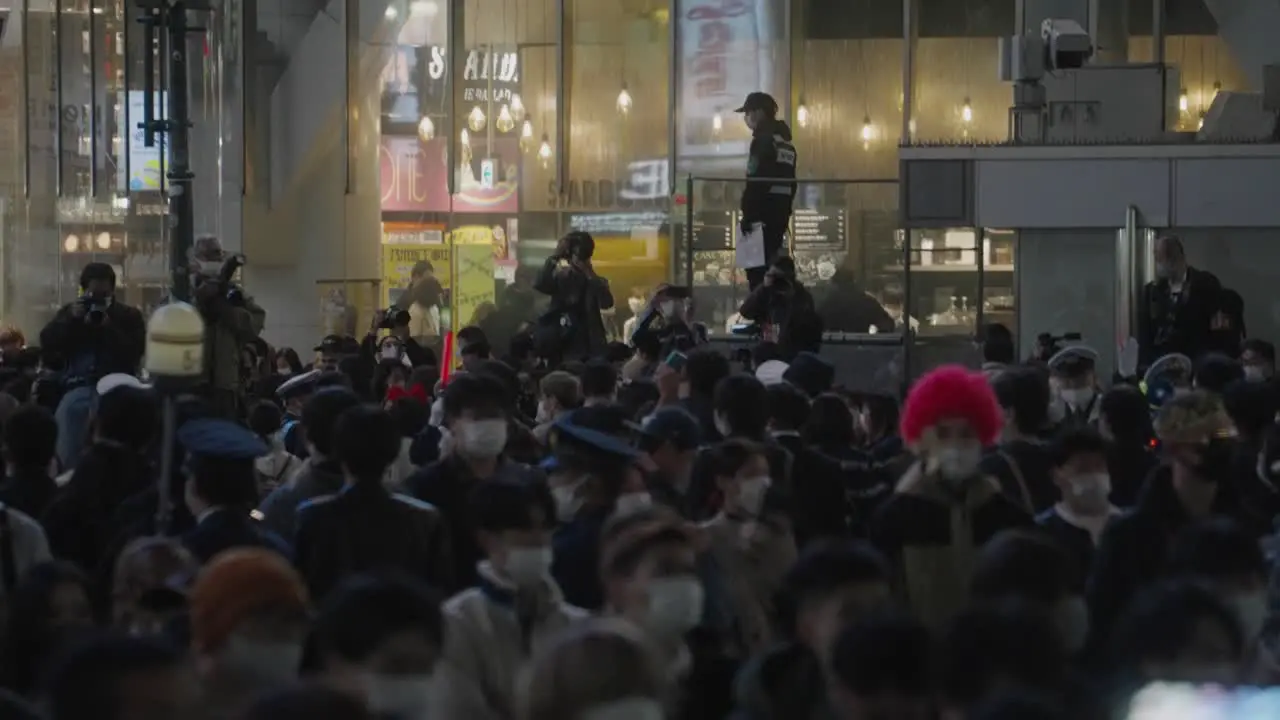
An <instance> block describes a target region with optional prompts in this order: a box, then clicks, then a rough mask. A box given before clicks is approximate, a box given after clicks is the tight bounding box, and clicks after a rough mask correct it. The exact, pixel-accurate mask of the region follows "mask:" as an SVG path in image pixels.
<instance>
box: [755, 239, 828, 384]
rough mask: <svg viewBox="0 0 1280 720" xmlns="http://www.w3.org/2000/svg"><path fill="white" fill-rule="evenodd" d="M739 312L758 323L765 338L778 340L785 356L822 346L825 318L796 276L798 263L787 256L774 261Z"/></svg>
mask: <svg viewBox="0 0 1280 720" xmlns="http://www.w3.org/2000/svg"><path fill="white" fill-rule="evenodd" d="M738 314H739V315H741V316H742V317H743V319H745V320H749V321H751V322H753V323H755V325H756V328H757V329H758V330H759V332H760V334H761V335H763V339H764V340H766V341H772V342H776V343H778V348H779V350H780V351H781V354H782V359H783V360H785V361H787V362H790V361H791V359H792V358H794V357H795V356H796V355H797V354H798V353H801V352H806V351H807V352H812V353H816V352H818V350H819V348H820V347H821V346H822V318H821V317H820V316H819V315H818V311H817V309H816V307H815V305H814V302H813V296H812V295H810V294H809V291H808V289H806V288H805V286H804V284H803V283H801V282H800V280H799V279H798V278H797V277H796V263H795V261H794V260H792V259H791V258H790V257H788V256H786V255H783V256H782V257H779V258H778V259H776V260H774V261H773V264H772V265H771V266H770V267H769V270H768V271H767V272H766V273H765V275H764V282H762V283H761V284H760V287H758V288H756V289H755V290H752V291H751V294H750V295H748V296H747V299H746V300H745V301H743V303H742V307H740V308H738Z"/></svg>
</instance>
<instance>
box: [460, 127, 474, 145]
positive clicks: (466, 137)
mask: <svg viewBox="0 0 1280 720" xmlns="http://www.w3.org/2000/svg"><path fill="white" fill-rule="evenodd" d="M458 139H459V140H461V141H462V147H471V133H469V132H467V129H466V128H462V132H461V133H460V134H459V135H458Z"/></svg>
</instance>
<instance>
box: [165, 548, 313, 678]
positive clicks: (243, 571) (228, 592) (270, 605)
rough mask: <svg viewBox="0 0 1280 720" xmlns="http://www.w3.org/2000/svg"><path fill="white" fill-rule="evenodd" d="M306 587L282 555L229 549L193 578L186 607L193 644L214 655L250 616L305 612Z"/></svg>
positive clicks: (199, 651) (203, 651)
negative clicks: (194, 579) (189, 612)
mask: <svg viewBox="0 0 1280 720" xmlns="http://www.w3.org/2000/svg"><path fill="white" fill-rule="evenodd" d="M307 602H308V601H307V586H306V584H305V583H304V582H303V580H302V577H301V576H299V575H298V572H297V571H296V570H294V569H293V566H291V565H290V564H289V563H288V562H287V561H286V560H285V559H284V558H283V557H281V556H280V555H279V554H278V553H275V552H272V551H271V550H264V549H261V548H238V549H235V550H228V551H226V552H224V553H222V554H220V555H218V556H217V557H215V558H213V559H212V560H210V561H209V563H208V564H207V565H205V566H204V569H202V570H201V571H200V574H199V575H198V576H196V582H195V586H194V587H192V588H191V594H190V596H189V597H188V606H189V608H190V611H191V646H192V649H194V650H195V651H196V652H197V653H200V654H207V653H213V652H217V651H218V650H220V649H222V646H223V645H224V644H225V643H226V642H227V639H228V638H230V637H231V634H232V633H233V632H235V630H236V628H237V627H238V626H239V625H240V624H241V623H243V622H244V621H245V620H247V619H249V618H250V617H251V616H253V615H255V614H257V613H262V612H271V613H293V612H296V613H298V614H299V615H302V614H304V613H306V611H307Z"/></svg>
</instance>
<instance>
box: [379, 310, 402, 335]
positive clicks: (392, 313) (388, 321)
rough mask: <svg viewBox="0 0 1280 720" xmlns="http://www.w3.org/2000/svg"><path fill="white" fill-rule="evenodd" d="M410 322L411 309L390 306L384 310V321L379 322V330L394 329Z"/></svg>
mask: <svg viewBox="0 0 1280 720" xmlns="http://www.w3.org/2000/svg"><path fill="white" fill-rule="evenodd" d="M408 324H409V311H408V310H402V309H401V308H399V307H398V306H396V305H392V306H390V307H388V308H387V309H386V310H385V311H383V315H382V322H380V323H378V329H379V330H392V329H395V328H398V327H402V326H404V325H408Z"/></svg>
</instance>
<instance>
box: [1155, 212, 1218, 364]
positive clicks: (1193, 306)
mask: <svg viewBox="0 0 1280 720" xmlns="http://www.w3.org/2000/svg"><path fill="white" fill-rule="evenodd" d="M1153 259H1154V261H1155V270H1156V279H1155V280H1152V281H1151V282H1149V283H1147V284H1146V286H1145V287H1143V289H1142V302H1141V304H1139V305H1138V307H1139V308H1140V310H1139V312H1138V348H1139V355H1138V357H1139V362H1138V364H1139V367H1148V366H1150V365H1151V364H1152V363H1153V362H1155V361H1156V359H1157V358H1159V357H1161V356H1163V355H1167V354H1169V353H1180V354H1183V355H1186V356H1188V357H1193V358H1194V357H1199V356H1200V354H1201V353H1203V352H1205V351H1206V350H1208V349H1209V340H1210V332H1211V329H1210V326H1211V324H1212V320H1213V316H1214V314H1215V313H1216V312H1217V310H1218V308H1219V306H1220V303H1219V299H1218V296H1219V294H1220V293H1221V292H1222V283H1220V282H1219V281H1218V278H1217V277H1216V276H1214V274H1213V273H1211V272H1208V271H1206V270H1199V269H1196V268H1193V267H1191V266H1190V265H1188V264H1187V256H1186V253H1185V251H1184V249H1183V247H1182V241H1181V240H1179V239H1178V238H1177V237H1175V236H1172V235H1168V236H1165V237H1162V238H1159V239H1158V240H1156V245H1155V251H1154V258H1153Z"/></svg>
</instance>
